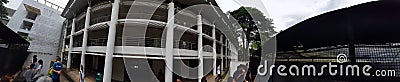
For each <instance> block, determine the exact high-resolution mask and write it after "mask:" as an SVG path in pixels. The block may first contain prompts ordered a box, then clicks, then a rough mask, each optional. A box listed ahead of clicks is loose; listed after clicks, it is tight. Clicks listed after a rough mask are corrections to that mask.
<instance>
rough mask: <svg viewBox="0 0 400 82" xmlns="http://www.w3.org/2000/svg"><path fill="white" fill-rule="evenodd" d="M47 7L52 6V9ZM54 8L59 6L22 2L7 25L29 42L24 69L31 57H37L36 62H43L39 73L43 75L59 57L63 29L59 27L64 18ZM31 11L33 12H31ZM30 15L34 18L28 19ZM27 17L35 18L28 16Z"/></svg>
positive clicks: (32, 0)
mask: <svg viewBox="0 0 400 82" xmlns="http://www.w3.org/2000/svg"><path fill="white" fill-rule="evenodd" d="M47 5H53V6H52V7H53V8H52V7H51V6H47ZM54 7H59V6H56V5H54V4H52V3H50V2H47V3H39V2H37V1H36V0H23V1H22V3H21V4H20V5H19V7H18V9H17V10H16V11H15V13H14V14H13V16H12V18H11V19H10V21H9V22H8V24H7V26H8V27H9V28H10V29H12V30H13V31H14V32H16V33H18V34H19V35H20V36H22V37H24V38H25V39H27V40H28V41H29V42H30V46H29V48H28V53H29V56H28V58H27V60H26V61H25V63H24V67H25V66H28V65H29V64H31V59H32V56H33V55H37V56H38V60H40V59H42V60H43V62H44V65H43V69H42V71H41V73H42V74H44V75H46V73H47V71H48V70H49V67H50V62H51V61H52V60H55V58H56V56H59V50H60V48H61V47H60V41H61V38H60V37H61V35H62V29H63V28H61V26H62V24H63V21H64V20H65V18H64V17H62V16H60V13H61V11H60V10H57V8H54ZM32 9H34V10H35V11H33V12H32ZM58 9H61V8H58ZM36 10H38V11H39V12H37V11H36ZM32 13H34V14H36V18H28V15H29V14H32ZM29 17H35V16H34V15H33V16H32V15H30V16H29ZM26 24H29V25H26ZM24 26H28V27H27V28H30V29H26V28H24Z"/></svg>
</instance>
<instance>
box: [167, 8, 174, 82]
mask: <svg viewBox="0 0 400 82" xmlns="http://www.w3.org/2000/svg"><path fill="white" fill-rule="evenodd" d="M174 6H175V5H174V3H173V2H171V3H169V4H168V22H167V26H166V28H167V35H166V36H167V38H166V40H165V63H166V66H165V82H173V78H172V76H173V70H174V69H173V67H174V66H173V65H174V52H173V51H174V28H175V25H174V24H175V23H174V22H175V19H174V16H175V7H174Z"/></svg>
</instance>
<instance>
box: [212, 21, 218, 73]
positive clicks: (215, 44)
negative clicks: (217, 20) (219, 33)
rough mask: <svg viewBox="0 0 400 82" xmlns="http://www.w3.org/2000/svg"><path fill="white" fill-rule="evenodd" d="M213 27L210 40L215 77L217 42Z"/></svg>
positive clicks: (213, 26) (213, 27)
mask: <svg viewBox="0 0 400 82" xmlns="http://www.w3.org/2000/svg"><path fill="white" fill-rule="evenodd" d="M215 36H216V35H215V25H212V38H213V58H214V61H213V69H214V70H213V75H214V76H216V75H217V70H218V69H217V41H216V38H215Z"/></svg>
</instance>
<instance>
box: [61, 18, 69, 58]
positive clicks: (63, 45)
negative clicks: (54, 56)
mask: <svg viewBox="0 0 400 82" xmlns="http://www.w3.org/2000/svg"><path fill="white" fill-rule="evenodd" d="M66 20H67V21H66V22H65V29H64V31H63V37H64V38H63V41H62V46H61V47H62V48H61V54H60V55H61V62H63V61H64V55H65V54H64V52H65V47H66V46H65V38H66V37H67V28H68V19H66Z"/></svg>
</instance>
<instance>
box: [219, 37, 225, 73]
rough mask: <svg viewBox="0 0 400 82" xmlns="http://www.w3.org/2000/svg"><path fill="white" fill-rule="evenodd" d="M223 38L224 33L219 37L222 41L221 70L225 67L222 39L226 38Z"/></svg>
mask: <svg viewBox="0 0 400 82" xmlns="http://www.w3.org/2000/svg"><path fill="white" fill-rule="evenodd" d="M223 38H224V35H222V34H221V37H220V38H219V39H220V40H219V41H220V42H221V70H223V69H224V41H222V40H224V39H223Z"/></svg>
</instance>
